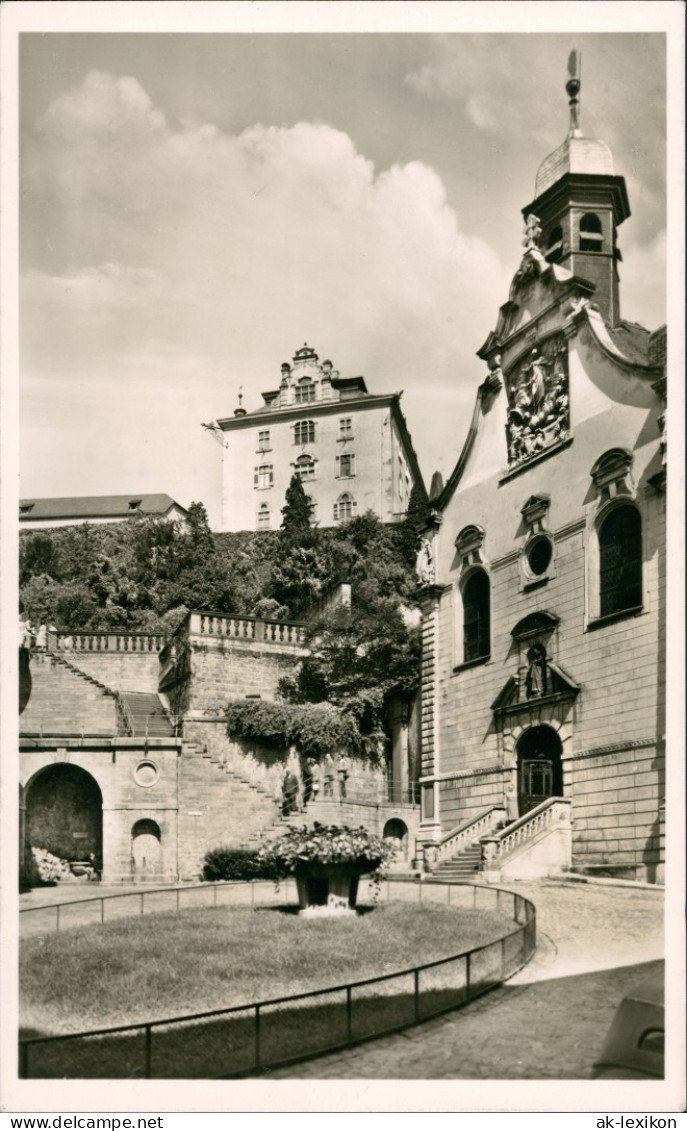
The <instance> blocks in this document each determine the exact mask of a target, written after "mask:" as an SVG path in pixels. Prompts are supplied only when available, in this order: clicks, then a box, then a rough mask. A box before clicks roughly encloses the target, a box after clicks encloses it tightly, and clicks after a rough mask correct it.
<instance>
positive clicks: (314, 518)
mask: <svg viewBox="0 0 687 1131" xmlns="http://www.w3.org/2000/svg"><path fill="white" fill-rule="evenodd" d="M305 497H306V499H307V500H308V502H309V504H310V521H311V522H317V503H316V502H315V500H314V499H313V497H312V495H306V496H305Z"/></svg>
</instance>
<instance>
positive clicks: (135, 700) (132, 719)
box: [117, 691, 174, 738]
mask: <svg viewBox="0 0 687 1131" xmlns="http://www.w3.org/2000/svg"><path fill="white" fill-rule="evenodd" d="M117 698H118V704H119V708H120V712H121V718H122V722H123V724H124V727H125V729H126V732H127V733H128V734H129V735H131V736H132V737H134V738H139V737H140V738H173V737H174V727H173V725H172V722H171V720H170V718H169V715H168V714H167V712H166V710H165V708H164V706H163V705H162V701H161V700H160V696H159V695H156V694H155V693H154V692H151V691H120V692H119V694H118V696H117Z"/></svg>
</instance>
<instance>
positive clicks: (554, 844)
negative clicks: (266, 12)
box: [480, 797, 572, 882]
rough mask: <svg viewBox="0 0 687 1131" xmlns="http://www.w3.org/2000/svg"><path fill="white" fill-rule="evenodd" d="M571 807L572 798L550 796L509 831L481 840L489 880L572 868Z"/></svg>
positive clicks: (545, 873) (516, 822) (531, 876)
mask: <svg viewBox="0 0 687 1131" xmlns="http://www.w3.org/2000/svg"><path fill="white" fill-rule="evenodd" d="M570 807H571V803H570V800H569V798H566V797H548V798H547V799H546V800H545V801H542V802H541V803H540V804H539V805H536V806H535V808H534V809H530V811H529V813H525V814H524V816H522V817H519V818H518V820H517V821H513V822H512V823H511V824H510V825H508V826H507V828H505V829H502V830H500V831H499V832H495V833H493V834H492V835H489V836H483V837H481V838H480V844H481V846H482V871H483V874H484V877H485V879H486V880H487V881H490V882H493V881H494V880H498V879H499V877H500V876H502V875H507V876H508V877H509V878H511V879H528V878H534V877H537V876H542V875H549V874H550V873H552V872H560V871H564V870H565V869H566V868H569V867H570V862H571V850H572V844H571V829H572V825H571V820H570Z"/></svg>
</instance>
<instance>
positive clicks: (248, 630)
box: [186, 612, 305, 646]
mask: <svg viewBox="0 0 687 1131" xmlns="http://www.w3.org/2000/svg"><path fill="white" fill-rule="evenodd" d="M186 631H187V633H188V635H189V636H204V637H211V638H213V639H228V640H247V641H253V640H254V641H260V642H264V643H267V644H289V645H292V646H293V645H296V646H303V645H304V644H305V625H302V624H299V623H297V622H296V621H277V620H263V619H262V618H260V617H251V616H222V615H221V614H218V613H203V612H192V613H190V614H189V617H188V618H187V624H186Z"/></svg>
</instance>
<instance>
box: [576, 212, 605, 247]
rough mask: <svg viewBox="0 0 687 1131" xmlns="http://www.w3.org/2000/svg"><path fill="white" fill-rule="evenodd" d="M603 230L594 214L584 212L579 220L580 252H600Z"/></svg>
mask: <svg viewBox="0 0 687 1131" xmlns="http://www.w3.org/2000/svg"><path fill="white" fill-rule="evenodd" d="M602 245H603V230H602V227H601V220H600V219H599V217H598V216H597V215H596V213H595V212H585V214H584V216H583V217H582V219H581V220H580V251H601V248H602Z"/></svg>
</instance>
